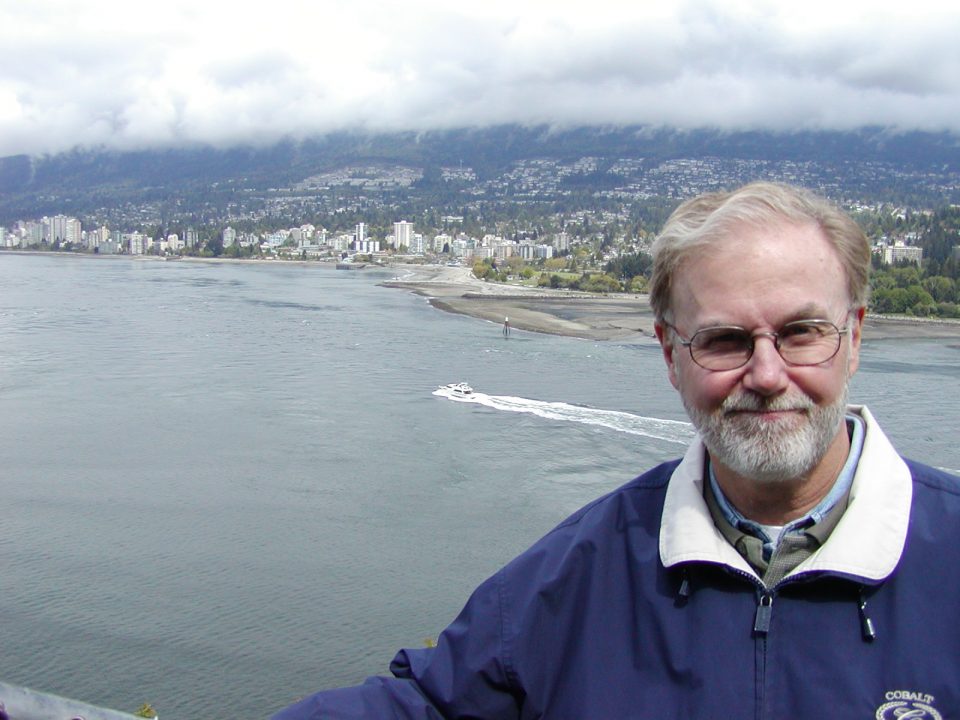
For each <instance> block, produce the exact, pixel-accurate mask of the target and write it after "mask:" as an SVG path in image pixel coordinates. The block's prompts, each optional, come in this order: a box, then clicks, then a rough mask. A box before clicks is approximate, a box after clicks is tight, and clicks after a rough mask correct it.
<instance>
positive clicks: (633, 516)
mask: <svg viewBox="0 0 960 720" xmlns="http://www.w3.org/2000/svg"><path fill="white" fill-rule="evenodd" d="M679 462H680V461H679V460H673V461H670V462H666V463H663V464H661V465H658V466H657V467H655V468H653V469H651V470H649V471H648V472H645V473H644V474H642V475H640V476H638V477H635V478H634V479H633V480H631V481H630V482H628V483H626V484H624V485H621V486H620V487H618V488H617V489H616V490H613V491H611V492H609V493H607V494H605V495H602V496H600V497H598V498H597V499H596V500H594V501H592V502H590V503H588V504H587V505H584V506H583V507H582V508H580V509H579V510H577V511H576V512H574V513H573V514H572V515H570V516H569V517H567V518H566V519H565V520H563V521H562V522H560V523H559V524H558V525H556V526H555V527H554V528H553V529H552V530H551V531H550V532H548V533H547V534H546V535H544V536H543V537H541V538H540V539H539V540H538V541H537V542H535V543H534V544H533V545H532V546H530V548H529V549H527V550H526V551H525V552H523V553H521V554H520V555H519V556H518V557H516V558H515V559H514V560H513V561H512V562H511V563H509V564H508V565H507V566H506V567H504V568H503V569H502V570H501V573H500V574H501V576H508V577H511V578H513V579H514V580H518V581H520V582H522V583H524V584H526V583H528V582H530V581H531V580H532V578H533V577H535V576H537V575H539V574H541V573H545V572H546V573H549V574H552V573H555V572H557V571H559V568H560V567H565V568H566V569H567V570H570V571H576V570H575V568H581V569H582V562H587V563H588V564H590V563H592V559H591V558H595V557H597V556H598V555H600V556H604V557H607V558H608V559H609V558H610V553H613V554H619V553H623V552H628V553H630V554H634V555H651V557H652V556H653V555H655V554H656V552H657V538H658V535H659V528H660V517H661V514H662V512H663V501H664V497H665V495H666V488H667V484H668V483H669V481H670V476H671V475H672V474H673V470H674V468H676V466H677V465H678V463H679ZM627 535H631V536H632V538H631V539H630V540H629V541H627V542H624V537H625V536H627ZM648 540H652V542H647V541H648Z"/></svg>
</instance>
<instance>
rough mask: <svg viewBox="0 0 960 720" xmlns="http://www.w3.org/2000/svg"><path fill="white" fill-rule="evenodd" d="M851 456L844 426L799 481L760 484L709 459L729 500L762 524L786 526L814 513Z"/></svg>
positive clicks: (751, 518) (743, 513) (792, 479)
mask: <svg viewBox="0 0 960 720" xmlns="http://www.w3.org/2000/svg"><path fill="white" fill-rule="evenodd" d="M849 453H850V438H849V436H848V435H847V428H846V423H843V424H842V425H841V427H840V429H839V430H838V432H837V435H836V436H835V437H834V439H833V442H832V443H831V444H830V446H829V447H828V448H827V452H826V454H825V455H824V456H823V458H822V459H821V460H820V462H819V463H818V464H817V465H816V466H815V467H814V468H813V469H812V470H811V471H810V472H809V473H807V474H806V475H803V476H801V477H798V478H791V479H783V480H775V481H757V480H753V479H751V478H747V477H744V476H742V475H738V474H737V473H735V472H733V471H732V470H730V469H729V468H728V467H726V466H725V465H723V464H722V463H720V462H717V461H716V460H714V459H713V458H711V459H710V462H711V465H712V467H713V471H714V474H715V476H716V479H717V484H718V485H719V486H720V489H721V490H722V491H723V494H724V496H725V497H726V498H727V500H728V501H729V502H730V503H731V504H732V505H733V506H734V507H735V508H736V509H737V510H739V511H740V513H741V514H742V515H743V516H744V517H745V518H749V519H750V520H753V521H754V522H757V523H760V524H763V525H787V524H788V523H790V522H792V521H793V520H797V519H799V518H802V517H804V516H805V515H806V514H807V513H809V512H810V511H811V510H813V509H814V508H815V507H816V506H817V505H818V504H819V503H820V501H821V500H823V498H824V497H826V496H827V493H829V492H830V489H831V488H832V487H833V485H834V483H835V482H836V480H837V476H838V475H839V474H840V471H841V469H842V468H843V465H844V463H845V462H846V460H847V456H848V455H849Z"/></svg>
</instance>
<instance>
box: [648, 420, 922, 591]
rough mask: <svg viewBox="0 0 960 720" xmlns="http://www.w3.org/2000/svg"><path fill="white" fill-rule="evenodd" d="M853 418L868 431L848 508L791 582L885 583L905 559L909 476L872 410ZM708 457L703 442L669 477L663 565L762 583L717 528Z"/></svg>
mask: <svg viewBox="0 0 960 720" xmlns="http://www.w3.org/2000/svg"><path fill="white" fill-rule="evenodd" d="M848 412H850V413H853V414H856V415H858V416H859V417H860V418H862V419H863V421H864V423H865V424H866V436H865V438H864V441H863V452H862V454H861V456H860V462H859V464H858V465H857V470H856V473H855V475H854V477H853V485H852V487H851V488H850V501H849V505H848V506H847V509H846V512H845V513H844V514H843V517H842V518H841V519H840V522H839V523H838V524H837V527H836V528H835V529H834V531H833V533H832V534H831V535H830V538H829V539H828V540H827V542H826V543H825V544H824V545H823V546H822V547H821V548H820V549H819V550H818V551H817V552H815V553H814V554H813V555H811V556H810V557H809V558H807V559H806V560H804V561H803V562H802V563H800V565H798V566H797V567H796V568H795V569H794V571H793V572H792V573H790V575H788V576H787V577H788V578H789V577H790V576H791V575H796V574H798V573H807V572H830V573H838V574H842V575H848V576H854V577H856V578H860V579H862V580H864V581H867V582H879V581H881V580H884V579H885V578H887V577H888V576H889V575H890V574H891V573H892V572H893V570H894V569H895V568H896V566H897V563H898V562H899V560H900V555H901V553H902V552H903V546H904V543H905V542H906V537H907V525H908V523H909V518H910V503H911V500H912V497H913V484H912V480H911V476H910V470H909V468H908V467H907V464H906V463H905V462H904V461H903V459H902V458H901V457H900V456H899V455H898V454H897V451H896V450H894V448H893V445H891V443H890V441H889V440H888V439H887V436H886V435H884V433H883V431H882V430H881V429H880V427H879V426H878V425H877V423H876V421H875V420H874V419H873V416H872V415H871V414H870V411H869V410H867V409H866V407H863V406H851V407H850V408H848ZM705 452H706V451H705V449H704V446H703V442H702V441H701V439H700V437H699V436H698V437H697V438H695V439H694V441H693V443H692V444H691V445H690V447H689V448H688V449H687V452H686V454H685V455H684V457H683V460H682V461H681V462H680V464H679V465H678V466H677V467H676V469H675V470H674V472H673V474H672V475H671V477H670V484H669V485H668V487H667V495H666V499H665V501H664V506H663V518H662V521H661V523H660V560H661V561H662V562H663V564H664V566H665V567H672V566H674V565H678V564H680V563H685V562H709V563H718V564H721V565H726V566H728V567H730V568H733V569H736V570H738V571H741V572H744V573H746V574H748V575H751V576H753V577H757V574H756V572H754V570H753V568H751V567H750V565H749V564H748V563H747V561H746V560H744V559H743V558H742V557H741V556H740V554H739V553H738V552H737V551H736V550H735V549H734V548H733V546H731V545H730V543H728V542H727V541H726V539H725V538H724V537H723V535H722V534H721V532H720V531H719V530H718V529H717V527H716V526H715V525H714V523H713V518H712V517H711V515H710V510H709V509H708V508H707V503H706V501H705V500H704V498H703V468H704V460H705Z"/></svg>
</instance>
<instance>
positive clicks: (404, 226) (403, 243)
mask: <svg viewBox="0 0 960 720" xmlns="http://www.w3.org/2000/svg"><path fill="white" fill-rule="evenodd" d="M412 240H413V223H411V222H407V221H406V220H401V221H400V222H395V223H394V224H393V246H394V247H395V248H396V249H397V250H399V249H400V248H401V247H405V248H409V247H410V244H411V241H412Z"/></svg>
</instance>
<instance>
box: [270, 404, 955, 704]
mask: <svg viewBox="0 0 960 720" xmlns="http://www.w3.org/2000/svg"><path fill="white" fill-rule="evenodd" d="M857 411H858V412H860V413H861V415H862V416H863V417H864V419H865V421H866V422H867V435H866V440H865V445H864V451H863V455H862V456H861V460H860V463H859V465H858V470H857V473H856V476H855V478H854V484H853V488H852V490H851V495H850V503H849V506H848V508H847V510H846V512H845V514H844V516H843V518H842V519H841V521H840V523H839V524H838V525H837V527H836V529H835V530H834V531H833V534H832V535H831V537H830V539H829V540H828V541H827V543H826V544H825V545H824V546H823V547H822V548H821V549H820V551H818V552H817V553H816V554H815V555H813V556H811V557H810V558H808V559H807V560H806V561H804V562H803V563H802V564H801V565H800V566H799V567H798V568H796V569H795V570H794V571H793V572H792V573H791V574H789V575H788V576H787V577H786V578H784V580H783V581H781V583H779V584H778V585H777V586H776V587H773V588H766V587H764V585H763V583H762V582H761V581H760V579H759V578H758V577H757V575H756V573H755V572H754V571H753V570H752V569H751V568H750V567H749V565H747V564H746V563H745V561H743V559H742V558H740V556H739V555H738V554H737V553H736V551H734V550H733V548H731V547H730V546H729V544H728V543H727V542H726V541H725V540H724V539H723V538H722V536H721V535H720V534H719V531H717V530H716V528H715V527H714V526H713V523H712V519H711V518H710V517H709V511H708V510H707V508H706V505H705V503H704V502H703V496H702V485H701V484H700V483H701V482H702V480H701V479H700V476H701V475H702V468H703V448H702V446H701V445H700V444H699V442H697V443H694V445H693V446H692V447H691V448H690V450H689V451H688V452H687V455H686V456H685V457H684V459H683V461H682V462H679V463H678V462H676V461H675V462H672V463H668V464H664V465H661V466H659V467H657V468H655V469H653V470H651V471H650V472H648V473H646V474H644V475H642V476H640V477H639V478H637V479H635V480H634V481H632V482H630V483H628V484H627V485H625V486H623V487H621V488H620V489H618V490H616V491H614V492H613V493H611V494H609V495H607V496H605V497H603V498H600V499H599V500H597V501H595V502H593V503H591V504H590V505H588V506H587V507H585V508H583V509H581V510H580V511H578V512H577V513H575V514H574V515H573V516H571V517H570V518H568V519H567V520H566V521H564V522H563V523H561V524H560V525H559V526H558V527H557V528H555V529H554V530H553V531H552V532H550V533H549V534H548V535H547V536H546V537H544V538H543V539H542V540H540V541H539V542H537V543H536V544H535V545H534V546H533V547H532V548H530V549H529V550H528V551H527V552H525V553H523V554H522V555H521V556H519V557H518V558H516V559H515V560H514V561H513V562H511V563H510V564H509V565H507V566H506V567H505V568H503V569H502V570H501V571H500V572H498V573H497V574H496V575H494V576H493V577H492V578H490V579H489V580H487V581H486V582H484V583H483V584H482V585H481V586H480V587H479V588H478V589H477V590H476V591H475V593H474V594H473V595H472V597H471V598H470V600H469V602H468V603H467V605H466V607H465V608H464V610H463V611H462V612H461V614H460V615H459V617H458V618H457V619H456V620H455V621H454V622H453V623H452V624H451V625H450V626H449V627H448V628H447V629H446V630H445V631H444V632H443V633H442V635H441V636H440V639H439V642H438V644H437V647H436V648H431V649H420V650H403V651H401V652H400V653H399V654H398V655H397V656H396V658H394V660H393V663H392V664H391V666H390V669H391V672H392V673H393V674H394V676H395V677H393V678H381V677H377V678H370V679H368V680H367V682H366V683H365V684H363V685H361V686H358V687H355V688H343V689H336V690H330V691H326V692H321V693H318V694H316V695H313V696H311V697H308V698H306V699H305V700H303V701H301V702H300V703H298V704H296V705H293V706H291V707H290V708H287V709H286V710H284V711H283V712H281V713H279V714H278V715H276V716H275V720H307V719H319V718H323V719H324V720H329V719H332V718H336V719H346V718H375V719H377V720H381V719H384V718H449V719H453V718H479V719H484V720H494V719H503V720H507V719H511V720H512V719H518V720H519V719H520V718H523V719H528V718H529V719H533V718H560V719H564V720H566V719H573V718H596V719H598V720H622V719H626V718H654V717H655V718H723V719H724V720H727V719H729V718H778V719H779V718H819V717H831V718H874V717H876V718H890V719H891V720H892V718H894V717H901V716H902V715H903V714H904V712H913V713H916V714H915V715H908V717H918V718H929V719H932V720H933V719H936V718H940V717H942V718H960V622H958V615H960V612H958V610H960V565H958V561H957V560H958V558H957V556H958V553H960V481H958V479H957V478H954V477H953V476H950V475H948V474H946V473H943V472H940V471H938V470H934V469H932V468H929V467H926V466H924V465H920V464H916V463H910V462H907V461H904V460H902V459H901V458H900V457H899V456H898V455H897V454H896V453H895V451H894V450H893V448H892V446H890V444H889V442H888V441H887V440H886V438H885V436H884V435H883V433H882V431H880V429H879V428H878V427H877V426H876V424H875V422H874V421H873V419H872V418H871V417H870V415H869V413H868V412H867V411H866V409H857Z"/></svg>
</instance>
